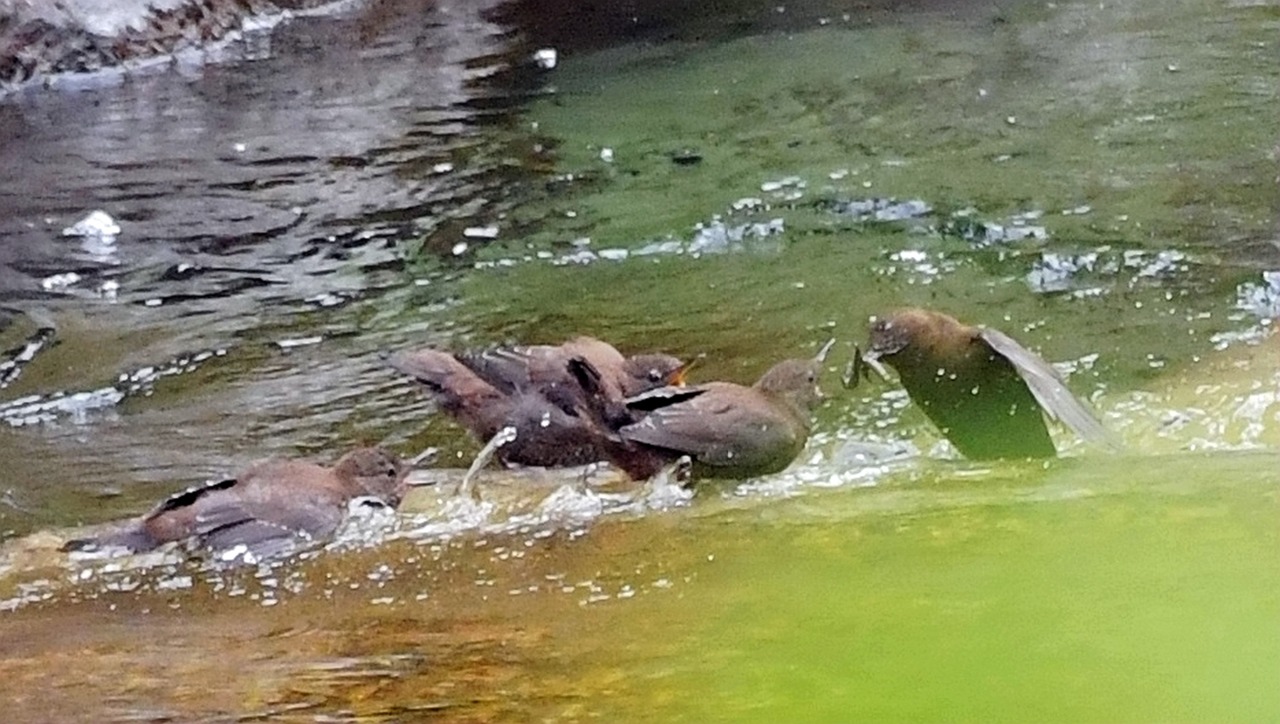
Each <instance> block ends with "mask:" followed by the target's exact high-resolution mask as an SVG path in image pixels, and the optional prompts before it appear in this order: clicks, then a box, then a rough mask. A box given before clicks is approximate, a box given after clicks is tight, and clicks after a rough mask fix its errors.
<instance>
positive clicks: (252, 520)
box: [64, 447, 410, 558]
mask: <svg viewBox="0 0 1280 724" xmlns="http://www.w3.org/2000/svg"><path fill="white" fill-rule="evenodd" d="M409 467H410V466H409V465H406V464H405V463H403V462H402V461H401V460H400V459H399V458H398V457H396V456H395V455H393V454H391V453H389V452H387V451H386V450H383V449H382V448H372V447H370V448H358V449H356V450H353V451H351V452H349V453H347V454H346V455H343V456H342V457H341V458H340V459H339V460H338V462H337V463H336V464H335V465H334V466H333V467H332V468H325V467H321V466H319V465H314V464H312V463H305V462H299V461H295V460H265V461H262V462H258V463H255V464H253V465H251V466H250V467H249V468H247V469H246V470H244V471H243V472H242V473H240V474H239V475H237V476H236V477H235V478H233V479H228V480H219V481H211V482H208V483H205V484H203V485H198V486H195V487H192V488H188V489H187V490H184V491H182V492H180V493H177V494H175V495H173V496H172V497H170V498H168V499H167V500H165V501H163V502H161V503H160V504H159V505H157V506H156V507H155V508H153V509H152V510H151V512H149V513H147V514H146V515H143V516H142V517H140V518H136V519H134V520H131V521H128V522H126V523H125V524H123V525H122V526H118V527H117V528H116V529H114V530H112V531H110V532H107V533H105V534H102V535H99V536H96V537H94V538H91V539H83V540H74V541H70V542H68V543H67V544H66V546H64V549H65V550H82V549H85V548H90V547H101V546H112V547H124V548H128V549H130V550H132V551H135V552H143V551H149V550H151V549H153V548H156V547H157V546H160V545H162V544H165V543H169V542H171V541H181V540H192V541H193V542H195V543H196V544H198V545H199V546H200V547H202V548H206V549H209V550H213V551H225V550H229V549H233V548H237V547H241V546H243V547H244V550H245V551H246V552H249V553H252V554H253V555H254V556H255V557H257V558H264V557H269V556H274V555H279V554H281V553H284V552H287V551H289V550H291V549H292V548H293V546H295V545H296V544H298V543H306V542H309V541H315V540H324V539H326V538H328V537H329V536H331V535H333V533H334V531H336V530H337V528H338V526H339V525H340V524H341V523H342V521H343V520H344V518H345V517H346V514H347V505H348V503H349V502H350V501H352V500H353V499H356V498H361V497H368V498H370V499H372V500H371V502H372V501H378V502H380V503H382V504H385V505H388V506H390V507H393V508H394V507H396V506H398V505H399V504H400V500H401V498H402V497H403V496H404V493H405V490H406V484H405V476H407V475H408V473H409Z"/></svg>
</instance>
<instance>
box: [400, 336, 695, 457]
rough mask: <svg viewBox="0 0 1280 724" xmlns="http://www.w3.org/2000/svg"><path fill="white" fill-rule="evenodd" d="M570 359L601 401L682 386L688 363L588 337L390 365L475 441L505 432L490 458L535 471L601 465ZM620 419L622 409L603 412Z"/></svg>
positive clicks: (426, 354) (419, 354)
mask: <svg viewBox="0 0 1280 724" xmlns="http://www.w3.org/2000/svg"><path fill="white" fill-rule="evenodd" d="M572 358H582V359H585V360H588V361H589V362H590V363H591V364H592V365H593V366H594V368H595V369H597V370H598V371H599V372H600V386H601V388H602V390H603V395H604V396H605V397H607V398H608V399H610V400H622V399H625V398H627V397H630V396H632V395H636V394H640V393H642V392H646V391H648V390H652V389H654V388H658V387H662V386H666V385H673V384H675V385H678V384H683V381H684V377H683V375H684V371H685V369H686V365H684V364H683V363H682V362H681V361H680V360H678V359H676V358H675V357H671V356H670V355H664V354H645V355H636V356H632V357H624V356H623V355H622V353H620V352H618V350H616V349H615V348H614V347H613V346H611V345H609V344H608V343H605V342H602V341H600V340H598V339H594V338H591V337H578V338H575V339H572V340H569V341H568V342H565V343H564V344H562V345H558V346H553V345H533V346H527V347H506V348H498V349H491V350H486V351H483V352H476V353H449V352H444V351H441V350H436V349H420V350H414V351H409V352H400V353H397V354H395V355H392V357H391V359H390V363H391V366H392V367H394V368H395V369H397V370H399V371H400V372H402V373H404V374H406V375H408V376H410V377H412V378H414V379H415V380H417V381H418V382H420V383H422V385H423V386H424V387H426V389H427V390H428V391H429V392H430V393H431V395H432V396H433V397H434V398H435V400H436V402H437V403H438V404H439V405H440V407H441V409H443V410H444V411H445V412H446V413H448V414H449V415H450V416H452V417H453V418H454V419H455V420H457V421H458V423H459V424H461V425H462V426H463V427H465V428H467V429H468V430H470V431H471V433H472V434H473V435H474V436H475V437H476V438H477V439H478V440H479V441H480V442H488V441H490V440H491V439H492V438H493V437H494V436H495V435H497V434H498V432H499V431H500V430H502V429H504V428H508V427H510V428H513V429H514V431H515V437H514V438H513V439H511V440H510V441H509V442H507V443H505V444H504V445H503V446H502V447H500V448H499V449H498V450H497V452H496V454H497V456H498V458H499V459H500V460H502V462H504V463H507V464H516V465H536V466H540V467H568V466H575V465H585V464H587V463H592V462H596V461H598V460H603V459H604V452H603V451H602V450H601V449H600V447H599V446H598V444H597V435H596V434H595V433H594V432H592V431H591V430H590V429H589V428H588V427H587V426H586V425H585V424H584V422H583V420H582V419H581V418H580V417H579V413H578V410H579V408H580V407H581V401H582V388H581V387H580V386H579V383H578V381H577V380H576V379H574V378H573V376H572V375H570V374H569V370H568V361H569V360H570V359H572ZM605 414H606V416H607V417H609V418H610V419H618V418H620V417H621V416H623V415H625V414H626V413H625V410H623V409H622V408H621V407H614V408H611V409H609V410H607V411H606V412H605Z"/></svg>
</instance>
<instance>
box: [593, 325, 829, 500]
mask: <svg viewBox="0 0 1280 724" xmlns="http://www.w3.org/2000/svg"><path fill="white" fill-rule="evenodd" d="M830 347H831V345H830V343H828V344H827V345H826V346H825V347H824V348H823V350H822V352H820V353H819V355H818V357H817V358H816V359H812V360H799V359H794V360H786V361H783V362H780V363H778V364H776V365H774V366H773V367H772V368H770V369H769V371H767V372H765V374H764V376H762V377H761V378H760V379H759V381H757V382H756V383H755V384H754V385H752V386H751V387H745V386H743V385H737V384H734V383H732V382H708V383H705V384H700V385H692V386H689V387H664V388H659V389H656V390H653V391H651V392H648V393H645V394H642V395H638V396H636V397H632V398H630V399H627V400H625V402H624V404H623V407H624V409H625V410H627V411H628V413H629V417H628V419H626V420H625V421H623V422H622V423H621V424H619V422H618V420H616V419H612V420H611V419H610V418H609V415H608V411H609V410H611V409H613V408H614V407H615V405H613V404H612V401H611V400H608V398H607V396H606V395H604V394H603V393H602V391H601V389H600V388H599V386H598V385H597V384H596V383H595V379H596V378H598V377H599V376H600V374H599V373H598V371H596V370H595V369H593V367H592V365H591V364H590V362H589V361H588V360H585V359H583V358H575V359H573V360H571V361H570V363H569V365H570V369H571V370H572V371H573V373H574V376H575V377H576V378H578V380H579V382H580V384H581V385H582V387H583V389H584V390H586V391H587V393H588V395H587V402H588V404H587V408H586V410H585V411H586V413H587V414H589V416H590V417H591V419H592V421H593V423H594V426H593V430H594V431H595V432H596V433H597V435H599V439H600V441H601V442H600V444H601V447H603V448H604V449H605V451H606V452H607V453H608V454H609V457H608V459H609V462H611V463H613V464H614V465H616V466H617V467H619V468H621V469H622V470H624V471H625V472H626V473H627V474H628V475H629V476H631V478H632V479H635V480H641V479H645V478H650V477H653V476H654V475H655V474H657V473H658V471H659V470H661V469H662V468H664V467H665V466H667V465H670V464H671V463H673V462H675V461H676V460H678V459H679V458H681V457H682V456H688V457H689V458H690V459H692V461H693V472H694V474H695V475H698V476H700V477H711V478H747V477H754V476H758V475H768V474H770V473H776V472H778V471H780V470H782V469H784V468H786V467H787V466H788V465H790V464H791V462H792V461H793V460H795V458H796V456H797V455H799V454H800V451H801V450H803V449H804V444H805V441H806V440H807V439H808V437H809V426H810V413H811V411H812V410H813V408H814V407H815V406H816V405H817V403H818V402H819V401H820V400H821V399H822V391H821V390H820V389H819V388H818V384H817V380H818V372H819V365H820V364H821V362H822V360H823V359H825V357H826V352H827V351H828V350H829V349H830Z"/></svg>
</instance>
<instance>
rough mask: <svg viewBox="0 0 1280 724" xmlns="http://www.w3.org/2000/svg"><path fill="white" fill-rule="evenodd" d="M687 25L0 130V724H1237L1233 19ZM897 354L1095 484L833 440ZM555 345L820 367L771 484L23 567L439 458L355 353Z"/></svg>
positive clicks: (867, 12) (721, 374)
mask: <svg viewBox="0 0 1280 724" xmlns="http://www.w3.org/2000/svg"><path fill="white" fill-rule="evenodd" d="M688 5H694V6H698V7H696V8H693V7H686V4H684V3H661V2H654V3H649V4H645V3H639V4H636V6H635V7H631V6H628V8H627V11H626V12H623V11H622V10H621V9H615V8H612V7H609V8H603V9H602V8H598V7H592V6H585V5H577V4H573V3H566V4H563V5H552V6H550V7H547V6H545V4H540V3H499V2H477V3H465V4H459V5H450V4H445V3H430V2H414V1H411V0H393V1H392V2H386V3H373V4H368V5H364V4H354V5H350V6H339V7H338V8H337V9H336V10H333V11H332V12H330V13H326V14H320V15H315V16H305V17H303V16H300V17H293V18H287V19H285V20H284V21H282V22H280V23H278V24H275V25H264V26H263V27H260V28H257V29H256V30H254V31H252V32H249V33H246V34H245V35H244V37H241V38H237V39H233V40H232V41H231V42H228V43H224V44H221V45H219V46H217V47H216V48H211V49H208V50H207V51H206V52H205V53H204V54H203V55H200V56H199V57H193V56H191V55H190V54H188V55H183V56H179V57H178V58H175V59H173V61H172V62H168V61H166V62H163V63H151V64H147V65H145V66H143V67H137V68H131V69H129V70H127V71H123V72H117V71H104V72H101V73H98V74H95V75H93V76H90V77H81V78H73V77H65V78H58V79H56V80H55V81H54V82H53V83H52V84H51V86H52V87H50V88H30V89H26V90H23V91H20V92H18V93H15V94H12V95H10V96H8V97H5V98H2V99H0V134H2V135H0V168H3V169H5V171H4V175H3V176H2V177H0V305H2V306H0V322H2V325H0V347H2V348H4V349H7V350H10V351H9V352H8V353H6V356H5V358H4V359H3V360H0V362H6V361H7V362H9V363H10V364H7V365H6V366H5V367H4V368H2V369H0V372H2V373H3V374H2V376H0V382H2V383H3V389H0V420H2V421H3V424H0V459H3V462H4V472H3V474H0V496H2V497H0V678H2V679H3V681H4V683H3V684H0V693H3V699H4V711H5V713H4V716H3V717H0V718H3V719H4V720H5V721H15V722H17V721H72V720H84V719H91V720H95V721H140V720H141V721H226V720H235V719H248V720H266V721H424V720H444V721H548V720H555V721H579V720H604V721H639V720H645V721H697V722H703V721H762V722H772V721H783V720H787V721H853V720H871V721H893V720H905V721H921V720H948V721H986V722H990V721H1027V720H1034V721H1079V720H1095V721H1096V720H1104V721H1153V720H1160V721H1168V720H1176V721H1222V720H1244V721H1259V720H1269V719H1274V718H1275V717H1276V716H1278V715H1280V694H1278V693H1277V691H1280V690H1278V689H1277V687H1275V685H1274V682H1275V681H1277V680H1280V627H1278V626H1277V625H1276V624H1277V622H1278V621H1280V568H1277V566H1276V561H1277V553H1278V552H1280V526H1277V524H1276V522H1277V513H1278V512H1280V511H1278V510H1277V504H1278V503H1280V500H1278V487H1277V485H1278V483H1280V474H1277V472H1276V471H1277V470H1280V455H1278V454H1277V452H1276V451H1277V446H1278V445H1280V354H1277V352H1278V351H1280V350H1278V342H1277V340H1278V339H1280V338H1278V337H1277V336H1276V334H1275V332H1274V326H1275V319H1276V318H1277V317H1280V222H1278V208H1280V203H1277V198H1280V194H1278V193H1277V157H1278V155H1280V124H1277V121H1276V118H1277V116H1276V113H1275V110H1276V108H1277V107H1278V106H1277V102H1276V101H1277V97H1276V96H1277V88H1280V65H1277V63H1276V62H1275V61H1276V57H1277V56H1276V52H1277V39H1278V38H1280V34H1277V30H1278V29H1280V5H1277V4H1276V3H1275V2H1273V1H1270V0H1256V1H1250V0H1207V1H1204V2H1179V3H1172V4H1171V3H1163V2H1155V1H1154V0H1140V1H1139V2H1132V3H1074V2H1057V3H1041V2H1015V3H1012V4H1005V5H1002V6H1000V7H995V6H990V5H986V4H983V3H941V2H914V3H905V4H884V5H881V4H877V3H870V4H867V3H860V4H857V5H854V4H847V3H838V2H809V3H799V4H785V5H784V4H779V3H776V2H774V3H754V2H737V3H733V2H729V3H717V4H715V8H714V9H712V8H709V7H700V5H701V4H688ZM547 48H554V49H556V50H557V51H558V62H557V63H556V64H555V66H554V67H552V68H546V67H542V66H540V65H539V63H538V62H537V61H536V60H535V55H534V54H535V52H536V51H538V50H540V49H547ZM544 57H545V56H544ZM94 209H102V210H104V211H106V212H107V213H109V214H110V215H111V216H112V217H113V218H114V219H115V220H116V221H117V223H118V224H119V226H120V228H121V231H120V234H119V235H118V237H117V238H116V239H115V241H114V243H103V242H102V241H101V240H94V239H91V238H86V239H82V238H76V237H67V236H64V235H63V234H62V230H63V229H64V228H66V227H70V226H72V225H73V224H75V223H76V222H77V221H79V220H80V219H81V218H82V217H84V216H85V215H86V214H87V213H88V212H90V211H92V210H94ZM902 305H927V306H932V307H938V308H942V309H945V310H947V311H950V312H952V313H953V314H956V315H957V316H960V317H962V318H964V319H966V320H968V321H971V322H980V323H986V324H990V325H992V326H996V327H999V328H1001V329H1003V330H1005V331H1006V332H1008V333H1010V334H1011V335H1013V336H1015V337H1017V338H1018V339H1020V340H1022V341H1023V342H1024V343H1026V344H1027V345H1028V346H1030V347H1032V348H1034V349H1037V350H1039V351H1040V352H1041V353H1042V354H1044V355H1045V356H1046V357H1047V358H1048V359H1050V360H1053V361H1054V362H1058V363H1061V365H1062V368H1063V369H1064V370H1067V371H1069V372H1070V378H1069V379H1070V382H1071V386H1072V387H1073V389H1074V390H1075V391H1076V392H1077V393H1079V394H1080V395H1081V396H1083V397H1086V398H1088V399H1090V400H1091V401H1092V403H1093V405H1094V406H1095V407H1096V409H1097V410H1098V411H1099V414H1100V416H1101V417H1102V419H1103V420H1104V422H1105V423H1106V424H1107V425H1108V426H1109V427H1111V428H1112V429H1114V430H1115V431H1116V432H1117V434H1118V435H1119V437H1120V438H1121V439H1122V440H1123V442H1124V445H1125V450H1124V452H1122V453H1119V454H1107V453H1105V452H1103V451H1099V450H1095V449H1091V448H1088V447H1086V446H1083V445H1081V444H1079V443H1077V442H1075V441H1074V440H1072V439H1070V437H1069V436H1068V435H1066V434H1064V433H1062V434H1058V443H1059V447H1060V449H1062V450H1063V453H1064V454H1063V457H1062V458H1060V459H1058V460H1054V461H1050V462H1048V463H1043V464H1042V463H1025V462H1023V463H1014V462H1010V463H999V464H975V463H969V462H965V461H963V460H959V459H957V457H956V456H955V455H954V454H953V453H952V452H951V451H950V449H949V448H948V447H947V445H946V444H945V443H944V442H943V441H942V440H941V438H940V436H939V435H938V433H937V432H936V431H935V430H934V429H933V428H932V427H931V426H930V425H929V423H928V421H927V420H926V419H925V418H924V416H923V415H922V414H921V413H920V412H919V410H918V409H916V408H914V407H913V406H912V405H911V404H910V403H909V400H908V399H907V398H906V397H905V395H904V394H903V393H902V392H901V391H900V390H898V389H897V388H896V387H895V386H894V385H893V384H879V383H877V384H872V385H867V386H862V387H859V388H857V389H856V390H844V389H842V387H841V385H840V382H839V377H840V368H842V367H843V365H844V363H845V362H846V361H847V360H848V358H849V354H851V352H852V344H853V343H855V342H858V343H861V342H863V341H864V340H865V335H866V332H865V327H866V323H867V319H868V318H869V316H870V315H873V314H875V313H877V312H882V311H884V310H886V309H890V308H893V307H896V306H902ZM575 333H589V334H594V335H598V336H601V337H603V338H606V339H609V340H611V341H614V342H615V343H617V344H618V345H619V346H620V347H622V348H624V349H627V350H635V351H640V350H645V349H663V350H665V351H668V352H671V353H674V354H677V355H680V356H682V357H685V358H690V359H691V358H695V357H698V356H699V355H705V356H704V357H701V358H700V361H699V363H698V366H697V367H696V368H695V371H696V374H695V375H694V377H695V378H697V379H732V380H736V381H741V382H749V381H750V380H752V379H754V377H755V376H756V375H758V374H759V373H760V372H761V371H762V370H763V369H765V368H767V367H768V366H769V365H770V364H771V363H772V362H773V361H776V360H778V359H780V358H783V357H788V356H796V355H809V354H812V352H813V351H814V350H816V349H817V348H818V347H819V346H820V345H821V344H822V343H823V342H825V341H826V340H827V339H828V338H831V337H834V338H836V340H837V342H838V344H837V347H836V352H835V356H834V358H833V359H832V360H831V362H830V367H829V369H828V370H827V375H826V379H825V380H824V387H825V388H826V391H827V392H828V394H829V399H828V400H827V401H826V402H825V403H824V405H823V406H822V408H821V409H820V410H819V411H818V413H817V415H816V420H815V432H814V435H813V437H812V438H811V440H810V443H809V445H808V447H807V449H806V451H805V453H804V454H803V455H802V456H801V458H800V459H799V460H798V461H797V463H796V464H795V465H794V466H793V467H792V468H791V469H789V470H788V471H786V472H784V473H782V474H779V475H776V476H770V477H767V478H763V479H756V480H747V481H735V482H731V483H720V484H715V485H709V486H704V487H700V488H699V489H698V491H697V493H696V494H694V495H689V494H686V493H684V492H682V491H680V490H678V489H675V488H673V487H671V486H669V485H666V484H664V483H663V482H661V481H659V482H657V483H655V484H652V485H648V486H642V487H635V486H625V485H620V484H617V483H609V484H606V485H604V486H603V487H596V488H589V489H585V490H584V489H583V488H582V486H581V485H580V483H579V481H578V478H577V476H576V474H573V473H570V474H567V475H554V474H548V475H539V474H536V473H535V474H531V475H517V474H514V473H503V472H500V471H491V472H490V473H488V474H487V476H486V478H485V482H484V484H483V486H482V490H483V491H484V495H483V502H481V503H479V504H472V503H463V502H461V501H459V500H456V499H453V498H452V497H451V488H452V486H451V484H446V485H438V486H423V487H419V488H416V489H415V490H414V492H413V493H412V495H411V496H410V498H409V500H408V501H407V502H406V505H405V509H404V511H402V513H401V515H400V516H399V517H398V518H397V519H395V520H391V521H383V523H384V524H385V525H383V526H382V527H375V528H374V529H373V531H372V532H368V531H354V532H352V533H351V534H350V535H346V536H343V537H341V538H340V540H339V541H338V542H337V543H336V544H334V545H333V546H330V547H328V548H326V549H323V550H318V551H312V552H309V553H307V554H304V555H303V556H301V557H299V558H294V559H290V560H286V561H283V562H279V563H276V564H273V565H267V566H263V567H261V568H255V569H233V570H221V569H217V568H214V567H210V566H209V565H207V564H204V563H202V562H200V561H192V560H186V559H184V558H182V557H180V556H178V555H176V554H175V553H173V552H165V553H160V554H156V555H151V556H139V557H136V558H127V559H100V558H93V557H91V556H77V557H68V556H67V555H65V554H61V553H58V552H57V551H56V547H57V544H58V543H59V541H60V540H62V538H63V537H64V536H65V534H66V533H65V531H66V530H67V529H73V528H74V527H76V526H80V525H86V524H94V523H98V522H102V521H106V520H110V519H114V518H119V517H123V516H128V515H133V514H137V513H138V512H140V511H142V510H145V509H146V508H147V507H148V506H149V504H150V503H151V501H154V500H156V499H158V498H160V497H162V496H164V495H167V494H168V493H170V492H172V491H174V490H177V489H180V488H182V487H185V486H187V485H190V484H192V483H194V482H197V481H200V480H202V479H206V478H208V477H213V476H217V475H225V474H227V473H229V472H233V471H235V470H237V469H239V468H241V467H243V466H244V465H245V464H247V463H248V462H250V461H252V460H255V459H258V458H262V457H267V456H271V455H291V456H298V457H305V458H310V459H315V460H319V461H329V460H332V459H334V458H336V457H337V456H338V455H339V454H340V453H341V452H342V451H343V450H344V449H347V448H349V447H351V446H353V445H356V444H360V443H363V442H371V441H372V442H381V443H384V444H386V445H388V446H390V447H392V448H394V449H396V450H398V451H400V452H403V453H406V454H408V453H413V452H416V451H418V450H420V449H422V448H424V447H426V446H436V447H439V448H440V449H441V451H442V454H441V458H440V460H439V461H438V462H437V465H438V466H439V468H440V469H439V470H433V471H426V472H423V473H421V474H419V477H420V478H427V477H431V478H432V479H440V480H444V481H445V482H446V483H452V482H453V481H456V479H457V478H458V477H459V475H460V471H459V470H453V469H454V468H465V467H466V465H467V464H468V463H469V462H470V460H471V458H472V456H474V454H475V452H476V449H477V446H476V445H475V443H474V442H473V441H471V440H470V439H469V438H467V436H466V435H465V434H463V433H462V432H461V431H460V430H459V429H458V427H457V426H455V425H454V424H452V423H451V422H450V421H448V420H447V419H446V418H444V417H443V416H442V415H440V414H438V413H437V412H436V411H435V409H434V408H433V407H432V405H431V404H430V403H429V402H428V401H427V400H426V399H425V397H424V396H423V395H421V394H420V393H419V392H418V391H417V390H415V389H414V388H413V387H412V386H411V385H410V384H408V383H407V382H405V381H403V380H401V379H399V378H397V376H396V375H395V374H394V373H392V372H391V371H389V370H388V369H387V368H386V366H385V363H384V362H383V353H385V352H386V351H388V350H396V349H402V348H405V347H409V346H415V345H440V346H448V347H457V348H462V347H468V346H481V345H486V344H493V343H502V342H515V341H520V342H551V341H557V340H561V339H563V338H565V337H567V336H569V335H571V334H575Z"/></svg>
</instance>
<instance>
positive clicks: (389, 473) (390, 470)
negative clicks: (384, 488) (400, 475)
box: [387, 465, 396, 478]
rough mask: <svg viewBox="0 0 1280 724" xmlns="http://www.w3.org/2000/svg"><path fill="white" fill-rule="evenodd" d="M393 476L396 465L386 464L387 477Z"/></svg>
mask: <svg viewBox="0 0 1280 724" xmlns="http://www.w3.org/2000/svg"><path fill="white" fill-rule="evenodd" d="M395 476H396V466H394V465H388V466H387V477H388V478H394V477H395Z"/></svg>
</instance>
